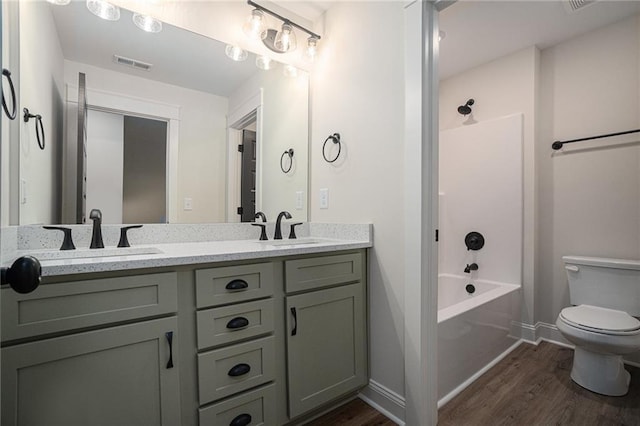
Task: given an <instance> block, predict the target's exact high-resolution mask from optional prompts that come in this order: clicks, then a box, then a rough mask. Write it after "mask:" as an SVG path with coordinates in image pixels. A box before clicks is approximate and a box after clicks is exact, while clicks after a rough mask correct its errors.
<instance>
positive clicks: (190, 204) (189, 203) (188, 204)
mask: <svg viewBox="0 0 640 426" xmlns="http://www.w3.org/2000/svg"><path fill="white" fill-rule="evenodd" d="M183 208H184V210H193V199H191V198H185V199H184V207H183Z"/></svg>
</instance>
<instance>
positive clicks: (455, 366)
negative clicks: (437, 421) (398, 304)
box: [438, 274, 521, 407]
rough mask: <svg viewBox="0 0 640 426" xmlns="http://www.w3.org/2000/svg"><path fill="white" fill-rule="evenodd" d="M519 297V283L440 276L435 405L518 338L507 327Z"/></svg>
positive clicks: (512, 346) (516, 315) (516, 310)
mask: <svg viewBox="0 0 640 426" xmlns="http://www.w3.org/2000/svg"><path fill="white" fill-rule="evenodd" d="M468 284H472V285H473V287H474V288H473V289H472V290H473V293H471V294H470V293H468V292H467V290H466V289H465V288H466V287H467V285H468ZM520 300H521V295H520V286H519V285H514V284H507V283H499V282H494V281H488V280H471V279H470V277H469V276H466V277H465V276H457V275H450V274H440V275H439V276H438V407H441V406H442V405H444V404H445V403H447V402H448V401H449V400H450V399H451V398H453V397H454V396H455V395H457V394H458V393H460V392H461V391H462V390H463V389H464V388H466V387H467V386H469V385H470V384H471V383H472V382H473V381H474V380H475V379H477V378H478V377H479V376H480V375H481V374H482V373H483V372H485V371H486V370H487V369H489V368H490V367H491V366H493V365H494V364H495V363H497V362H498V361H499V360H500V359H502V358H503V357H504V356H506V355H507V354H508V353H509V352H510V351H511V350H513V349H515V347H516V346H517V345H518V344H519V342H520V337H519V336H516V333H512V330H511V329H512V323H513V321H514V320H517V319H519V312H520Z"/></svg>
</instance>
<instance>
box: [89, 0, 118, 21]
mask: <svg viewBox="0 0 640 426" xmlns="http://www.w3.org/2000/svg"><path fill="white" fill-rule="evenodd" d="M87 9H89V11H90V12H91V13H93V14H94V15H96V16H98V17H100V18H102V19H106V20H107V21H117V20H118V19H120V8H119V7H118V6H114V5H113V4H111V3H109V2H106V1H104V0H87Z"/></svg>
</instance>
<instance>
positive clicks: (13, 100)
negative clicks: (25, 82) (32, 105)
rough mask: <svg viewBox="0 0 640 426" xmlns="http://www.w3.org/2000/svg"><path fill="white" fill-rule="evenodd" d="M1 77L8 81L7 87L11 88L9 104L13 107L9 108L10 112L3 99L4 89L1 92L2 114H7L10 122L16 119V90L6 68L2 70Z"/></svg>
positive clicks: (9, 72)
mask: <svg viewBox="0 0 640 426" xmlns="http://www.w3.org/2000/svg"><path fill="white" fill-rule="evenodd" d="M2 75H3V76H5V77H7V80H8V81H9V87H10V88H11V104H12V105H13V107H12V108H11V112H9V108H7V101H6V100H5V98H4V89H3V90H2V109H4V113H5V114H7V117H9V119H10V120H15V119H16V114H17V113H18V105H17V104H16V89H15V88H14V87H13V80H12V79H11V71H9V70H8V69H6V68H2Z"/></svg>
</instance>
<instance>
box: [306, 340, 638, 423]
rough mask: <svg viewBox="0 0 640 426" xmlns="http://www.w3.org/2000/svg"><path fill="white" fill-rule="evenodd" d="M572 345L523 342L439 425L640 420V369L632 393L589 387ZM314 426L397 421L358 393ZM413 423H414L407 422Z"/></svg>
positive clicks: (442, 414)
mask: <svg viewBox="0 0 640 426" xmlns="http://www.w3.org/2000/svg"><path fill="white" fill-rule="evenodd" d="M572 363H573V350H572V349H569V348H564V347H561V346H558V345H554V344H551V343H547V342H542V343H540V345H538V346H534V345H529V344H526V343H523V344H521V345H520V346H519V347H518V348H516V349H515V350H514V351H513V352H511V353H510V354H509V355H508V356H507V357H505V359H503V360H502V361H500V362H499V363H498V364H497V365H496V366H495V367H493V368H492V369H491V370H489V371H488V372H487V373H485V374H484V375H482V376H481V377H480V378H479V379H478V380H477V381H475V382H474V383H473V384H472V385H471V386H469V387H468V388H467V389H465V390H464V391H463V392H462V393H460V394H459V395H458V396H456V397H455V398H454V399H452V400H451V401H450V402H449V403H448V404H446V405H445V406H444V407H442V408H441V409H440V411H439V412H438V425H439V426H501V425H504V426H507V425H508V426H548V425H566V426H574V425H575V426H590V425H593V426H609V425H625V426H627V425H628V426H638V425H640V369H639V368H634V367H630V366H626V367H627V369H628V370H629V372H630V373H631V386H630V387H629V393H628V394H627V395H625V396H623V397H610V396H604V395H598V394H595V393H593V392H589V391H588V390H586V389H583V388H582V387H580V386H578V385H577V384H575V383H574V382H573V381H572V380H571V377H570V376H569V374H570V373H571V366H572ZM309 425H311V426H329V425H344V426H374V425H379V426H393V425H395V423H394V422H392V421H391V420H389V419H388V418H386V417H385V416H384V415H382V414H380V413H379V412H377V411H376V410H374V409H373V408H371V407H370V406H368V405H367V404H366V403H364V402H363V401H361V400H359V399H355V400H353V401H351V402H350V403H348V404H346V405H344V406H342V407H339V408H337V409H336V410H334V411H331V412H330V413H328V414H325V415H324V416H322V417H320V418H318V419H316V420H315V421H313V422H312V423H309ZM408 426H413V425H408Z"/></svg>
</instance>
